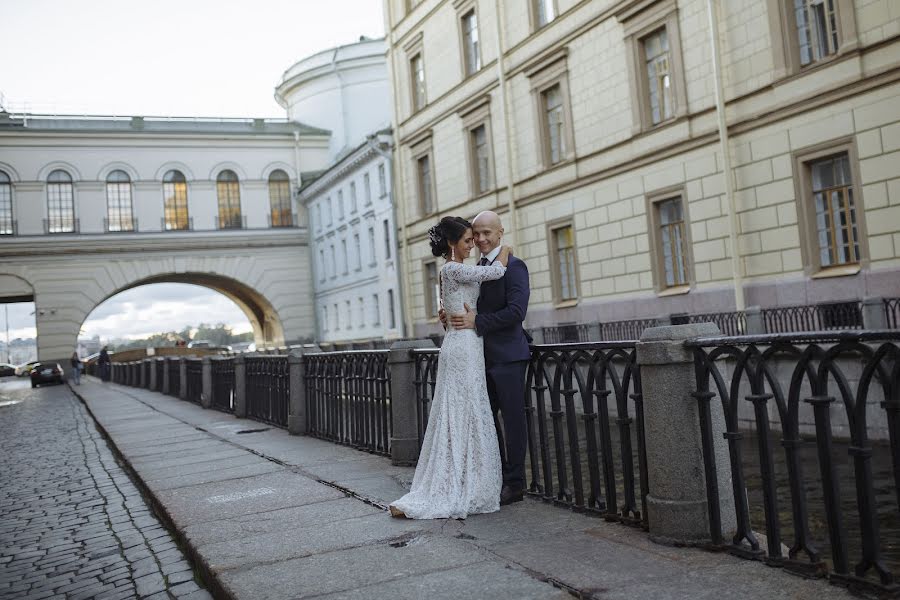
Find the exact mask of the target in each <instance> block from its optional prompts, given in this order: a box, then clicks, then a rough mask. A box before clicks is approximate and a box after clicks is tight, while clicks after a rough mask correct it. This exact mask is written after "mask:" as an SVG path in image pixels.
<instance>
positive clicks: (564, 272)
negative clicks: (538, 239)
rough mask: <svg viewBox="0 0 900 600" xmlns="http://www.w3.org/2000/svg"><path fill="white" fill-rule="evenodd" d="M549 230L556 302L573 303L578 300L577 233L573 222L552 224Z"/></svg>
mask: <svg viewBox="0 0 900 600" xmlns="http://www.w3.org/2000/svg"><path fill="white" fill-rule="evenodd" d="M549 230H550V231H549V234H550V235H549V236H548V238H549V239H550V257H551V260H552V261H553V262H552V264H553V269H552V278H553V287H554V295H555V298H554V300H555V301H556V303H557V304H559V303H562V302H572V301H574V300H577V299H578V277H577V275H576V271H577V265H576V262H575V232H574V229H573V227H572V223H571V222H565V223H556V224H551V225H550V226H549Z"/></svg>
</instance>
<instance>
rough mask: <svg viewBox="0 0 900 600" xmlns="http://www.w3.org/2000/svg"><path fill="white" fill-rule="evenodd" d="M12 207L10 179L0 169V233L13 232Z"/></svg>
mask: <svg viewBox="0 0 900 600" xmlns="http://www.w3.org/2000/svg"><path fill="white" fill-rule="evenodd" d="M15 232H16V229H15V222H14V221H13V209H12V180H11V179H10V177H9V175H7V174H6V173H5V172H3V171H0V235H13V234H15Z"/></svg>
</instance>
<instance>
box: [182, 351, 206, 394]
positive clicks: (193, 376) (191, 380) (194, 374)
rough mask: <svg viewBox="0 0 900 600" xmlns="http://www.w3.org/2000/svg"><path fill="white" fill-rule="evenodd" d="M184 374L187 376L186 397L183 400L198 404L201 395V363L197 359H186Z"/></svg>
mask: <svg viewBox="0 0 900 600" xmlns="http://www.w3.org/2000/svg"><path fill="white" fill-rule="evenodd" d="M185 362H186V363H187V364H186V367H187V368H186V369H185V374H186V376H187V396H185V400H187V401H188V402H193V403H195V404H200V396H201V395H202V394H203V361H202V360H201V359H199V358H186V359H185Z"/></svg>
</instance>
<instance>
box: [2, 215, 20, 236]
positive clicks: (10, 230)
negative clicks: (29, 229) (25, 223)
mask: <svg viewBox="0 0 900 600" xmlns="http://www.w3.org/2000/svg"><path fill="white" fill-rule="evenodd" d="M18 233H19V222H18V221H17V220H16V219H13V218H12V217H9V216H7V215H0V235H18Z"/></svg>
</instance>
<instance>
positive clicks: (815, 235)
mask: <svg viewBox="0 0 900 600" xmlns="http://www.w3.org/2000/svg"><path fill="white" fill-rule="evenodd" d="M794 158H795V161H796V162H795V164H796V169H797V173H799V177H796V178H795V180H796V181H797V198H798V199H799V201H798V207H797V209H798V210H797V213H798V216H799V218H800V223H801V228H800V234H801V242H802V249H803V254H804V262H805V266H806V268H807V273H808V274H810V275H813V276H816V275H817V274H820V275H842V274H852V273H856V272H857V271H859V269H860V268H861V267H863V266H865V265H866V263H867V260H868V248H867V240H866V228H865V219H862V218H861V217H860V215H862V214H864V211H863V204H862V196H861V190H860V187H859V185H858V184H856V183H854V182H858V181H859V171H858V168H859V162H858V160H857V158H856V146H855V144H854V141H853V138H847V139H844V140H840V141H838V142H831V143H827V144H823V145H821V146H817V147H814V148H811V149H807V150H802V151H800V152H798V153H797V154H795V157H794Z"/></svg>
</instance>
